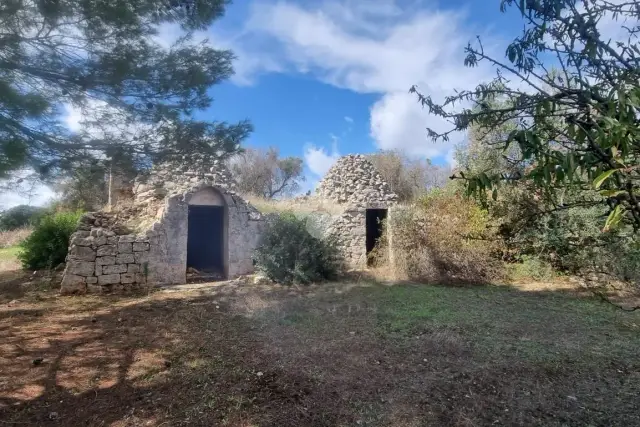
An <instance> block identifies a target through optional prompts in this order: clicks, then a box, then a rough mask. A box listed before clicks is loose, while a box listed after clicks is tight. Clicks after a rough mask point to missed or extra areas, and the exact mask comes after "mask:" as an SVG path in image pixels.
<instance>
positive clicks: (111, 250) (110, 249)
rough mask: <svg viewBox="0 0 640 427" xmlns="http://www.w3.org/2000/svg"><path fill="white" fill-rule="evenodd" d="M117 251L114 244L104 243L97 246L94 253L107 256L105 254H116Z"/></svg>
mask: <svg viewBox="0 0 640 427" xmlns="http://www.w3.org/2000/svg"><path fill="white" fill-rule="evenodd" d="M117 253H118V248H117V246H116V245H104V246H100V247H99V248H98V251H97V252H96V255H98V256H107V255H116V254H117Z"/></svg>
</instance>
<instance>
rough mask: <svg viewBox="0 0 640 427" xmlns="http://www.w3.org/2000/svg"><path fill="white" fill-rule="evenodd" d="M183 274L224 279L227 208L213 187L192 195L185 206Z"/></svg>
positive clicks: (222, 198) (225, 269)
mask: <svg viewBox="0 0 640 427" xmlns="http://www.w3.org/2000/svg"><path fill="white" fill-rule="evenodd" d="M188 205H189V206H188V208H189V213H188V215H189V216H188V234H187V271H188V272H189V271H190V270H191V271H193V270H195V271H197V274H198V276H199V278H202V279H212V280H213V279H225V278H226V277H227V258H228V257H227V228H228V227H227V224H228V219H227V216H228V209H227V205H226V203H225V200H224V197H223V196H222V194H220V193H219V192H218V191H217V190H215V189H214V188H205V189H203V190H200V191H198V192H197V193H194V194H193V195H192V196H191V198H190V200H189V204H188Z"/></svg>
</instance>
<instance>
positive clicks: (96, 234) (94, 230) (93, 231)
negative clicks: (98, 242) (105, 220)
mask: <svg viewBox="0 0 640 427" xmlns="http://www.w3.org/2000/svg"><path fill="white" fill-rule="evenodd" d="M103 234H104V231H103V230H102V228H92V229H91V236H92V237H101V236H103Z"/></svg>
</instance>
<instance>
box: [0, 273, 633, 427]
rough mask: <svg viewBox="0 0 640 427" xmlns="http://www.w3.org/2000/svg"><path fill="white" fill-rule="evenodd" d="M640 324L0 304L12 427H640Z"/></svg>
mask: <svg viewBox="0 0 640 427" xmlns="http://www.w3.org/2000/svg"><path fill="white" fill-rule="evenodd" d="M639 351H640V314H639V313H637V312H636V313H625V312H621V311H620V310H617V309H615V308H614V307H612V306H610V305H608V304H604V303H601V302H599V301H597V300H595V299H588V298H575V297H573V296H570V295H566V294H564V293H557V292H549V291H521V290H514V289H511V288H498V287H457V288H452V287H444V286H427V285H410V284H407V285H397V286H384V285H373V284H371V285H367V284H366V283H360V284H335V285H325V286H311V287H306V288H285V287H279V286H273V287H265V286H260V287H255V286H238V285H236V286H230V285H218V286H213V287H211V288H206V287H205V288H200V289H193V290H191V291H184V292H172V293H168V292H156V293H152V294H148V295H131V296H83V297H58V296H57V295H56V294H55V292H53V291H52V292H40V293H38V294H25V295H24V296H23V297H22V298H21V299H20V300H19V301H17V302H13V303H12V304H10V305H8V304H4V305H3V306H2V307H1V308H0V420H2V421H3V423H2V424H5V423H7V424H8V425H47V426H49V425H61V426H73V425H89V426H142V425H148V426H161V425H162V426H168V425H172V426H179V425H190V426H192V425H196V426H197V425H202V426H215V425H220V426H353V425H364V426H428V425H434V426H440V425H454V426H479V425H523V426H531V425H541V426H542V425H544V426H554V425H555V426H568V425H575V426H578V425H640V410H639V409H638V408H637V396H638V393H640V362H638V358H637V354H638V352H639Z"/></svg>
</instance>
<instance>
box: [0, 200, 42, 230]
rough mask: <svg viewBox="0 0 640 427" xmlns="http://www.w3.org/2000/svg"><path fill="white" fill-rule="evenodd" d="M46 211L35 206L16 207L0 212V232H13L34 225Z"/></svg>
mask: <svg viewBox="0 0 640 427" xmlns="http://www.w3.org/2000/svg"><path fill="white" fill-rule="evenodd" d="M45 211H46V209H45V208H41V207H37V206H28V205H18V206H14V207H12V208H11V209H7V210H6V211H3V212H0V230H2V231H4V230H15V229H17V228H20V227H25V226H28V225H34V223H36V222H37V221H38V219H39V218H41V217H42V215H44V213H45Z"/></svg>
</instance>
